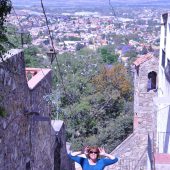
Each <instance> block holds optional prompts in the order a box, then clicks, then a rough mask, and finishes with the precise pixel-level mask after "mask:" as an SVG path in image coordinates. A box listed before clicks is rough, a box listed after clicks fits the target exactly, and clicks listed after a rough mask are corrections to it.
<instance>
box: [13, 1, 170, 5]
mask: <svg viewBox="0 0 170 170" xmlns="http://www.w3.org/2000/svg"><path fill="white" fill-rule="evenodd" d="M11 1H12V2H13V5H14V6H23V5H26V6H27V5H40V2H41V0H11ZM110 1H111V3H112V5H113V6H114V5H115V4H116V3H119V4H123V5H128V4H153V5H155V4H158V3H161V4H163V5H166V4H170V1H169V0H110ZM43 3H44V5H54V6H65V5H67V6H70V7H74V6H83V5H84V6H85V7H88V6H90V5H93V6H94V5H96V6H102V5H104V6H106V5H107V4H109V0H43Z"/></svg>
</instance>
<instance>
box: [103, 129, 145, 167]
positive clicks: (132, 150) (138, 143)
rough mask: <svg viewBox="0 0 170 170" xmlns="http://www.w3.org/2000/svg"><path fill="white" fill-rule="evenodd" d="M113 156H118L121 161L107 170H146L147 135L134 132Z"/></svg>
mask: <svg viewBox="0 0 170 170" xmlns="http://www.w3.org/2000/svg"><path fill="white" fill-rule="evenodd" d="M111 154H113V155H118V157H120V160H119V162H118V163H116V164H114V165H110V166H108V167H106V168H105V170H146V161H147V134H142V133H138V132H134V133H133V134H131V135H130V136H129V137H128V138H127V139H126V140H125V141H123V142H122V143H121V144H120V145H119V146H118V147H117V148H116V149H115V150H114V151H113V152H112V153H111Z"/></svg>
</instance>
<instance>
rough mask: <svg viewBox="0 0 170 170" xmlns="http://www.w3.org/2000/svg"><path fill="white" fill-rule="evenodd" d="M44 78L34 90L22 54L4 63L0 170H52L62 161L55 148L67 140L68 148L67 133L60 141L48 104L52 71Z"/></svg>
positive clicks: (0, 77)
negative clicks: (28, 79) (53, 125)
mask: <svg viewBox="0 0 170 170" xmlns="http://www.w3.org/2000/svg"><path fill="white" fill-rule="evenodd" d="M40 71H42V69H40ZM43 75H44V76H42V77H41V79H40V80H39V82H38V83H36V84H35V86H34V88H31V89H30V88H29V86H28V82H27V79H26V73H25V63H24V54H23V52H22V51H21V50H11V51H10V52H8V54H7V55H6V56H5V57H4V61H1V62H0V112H1V116H0V151H1V152H0V160H1V161H0V170H11V169H14V170H24V169H26V170H52V169H54V167H55V166H54V165H55V162H57V161H58V158H57V157H54V151H55V146H58V145H59V143H61V141H62V140H63V141H62V142H63V143H62V148H64V147H65V145H64V143H65V142H66V141H65V139H64V137H63V136H64V129H63V128H61V134H62V135H59V136H58V137H57V139H60V138H61V139H60V140H59V141H58V140H56V132H55V130H54V129H53V128H52V126H51V119H50V113H51V109H50V106H49V105H48V104H47V103H46V101H45V100H44V96H45V95H47V94H49V93H50V92H51V71H50V70H49V69H48V70H47V72H46V74H44V73H43ZM37 76H38V74H37ZM35 77H36V75H35ZM37 78H38V77H37ZM37 78H35V79H37ZM2 110H3V114H2ZM2 115H3V116H2ZM57 133H58V132H57ZM62 150H63V151H62V153H61V154H63V155H65V157H66V150H64V149H62ZM63 155H60V157H63ZM64 164H65V165H66V166H67V168H65V170H72V169H70V168H68V167H69V166H71V164H70V162H69V161H68V160H67V159H65V163H64ZM60 167H61V168H60V169H56V170H64V169H63V167H64V165H62V166H60Z"/></svg>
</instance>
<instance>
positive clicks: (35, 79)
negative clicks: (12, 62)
mask: <svg viewBox="0 0 170 170" xmlns="http://www.w3.org/2000/svg"><path fill="white" fill-rule="evenodd" d="M25 71H26V74H27V73H29V72H35V73H36V74H35V75H33V76H32V78H31V79H30V80H29V81H28V87H29V89H30V90H32V89H34V88H35V87H36V86H37V85H38V84H39V83H40V82H41V81H42V80H43V79H44V78H45V77H46V76H47V74H49V73H50V72H51V69H42V68H25Z"/></svg>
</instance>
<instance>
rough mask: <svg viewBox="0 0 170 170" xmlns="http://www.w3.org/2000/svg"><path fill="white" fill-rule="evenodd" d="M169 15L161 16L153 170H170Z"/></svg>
mask: <svg viewBox="0 0 170 170" xmlns="http://www.w3.org/2000/svg"><path fill="white" fill-rule="evenodd" d="M169 44H170V14H168V13H165V14H162V16H161V37H160V57H159V83H158V98H156V99H155V104H156V106H157V133H156V135H155V138H156V139H155V140H156V144H155V145H156V148H155V168H156V170H162V169H164V170H169V169H170V48H169Z"/></svg>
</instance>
